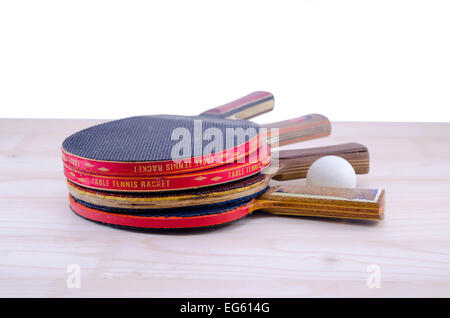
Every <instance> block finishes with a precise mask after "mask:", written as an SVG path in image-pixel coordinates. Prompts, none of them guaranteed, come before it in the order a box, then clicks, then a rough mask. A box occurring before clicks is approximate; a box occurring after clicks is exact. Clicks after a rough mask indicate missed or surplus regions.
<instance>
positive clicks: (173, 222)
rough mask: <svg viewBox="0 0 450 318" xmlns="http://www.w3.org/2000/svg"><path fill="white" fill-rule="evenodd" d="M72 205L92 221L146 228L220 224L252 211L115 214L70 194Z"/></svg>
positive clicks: (245, 206) (239, 208) (248, 204)
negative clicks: (83, 203)
mask: <svg viewBox="0 0 450 318" xmlns="http://www.w3.org/2000/svg"><path fill="white" fill-rule="evenodd" d="M69 201H70V207H71V208H72V210H73V211H74V212H75V213H76V214H78V215H80V216H82V217H84V218H86V219H89V220H92V221H97V222H101V223H105V224H110V225H118V226H128V227H133V228H146V229H177V228H178V229H180V228H199V227H205V226H213V225H220V224H225V223H230V222H233V221H236V220H238V219H240V218H242V217H244V216H246V215H247V214H249V213H250V209H249V207H250V205H251V203H252V202H250V203H247V204H246V205H243V206H240V207H238V208H236V209H233V210H230V211H226V212H221V213H217V214H209V215H201V216H192V217H173V216H171V217H165V216H158V217H156V216H155V217H143V216H134V215H126V214H113V213H107V212H103V211H98V210H95V209H91V208H88V207H85V206H83V205H81V204H79V203H77V202H75V200H74V199H72V197H71V196H70V195H69Z"/></svg>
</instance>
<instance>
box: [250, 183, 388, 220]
mask: <svg viewBox="0 0 450 318" xmlns="http://www.w3.org/2000/svg"><path fill="white" fill-rule="evenodd" d="M384 196H385V193H384V190H381V189H342V188H325V187H306V186H278V187H274V188H271V189H270V190H268V191H267V192H266V193H265V194H263V195H261V196H260V197H259V198H258V199H257V200H255V201H254V204H253V206H252V210H258V209H261V210H264V211H267V212H269V213H273V214H281V215H298V216H316V217H329V218H347V219H362V220H382V219H383V214H384V206H385V199H384Z"/></svg>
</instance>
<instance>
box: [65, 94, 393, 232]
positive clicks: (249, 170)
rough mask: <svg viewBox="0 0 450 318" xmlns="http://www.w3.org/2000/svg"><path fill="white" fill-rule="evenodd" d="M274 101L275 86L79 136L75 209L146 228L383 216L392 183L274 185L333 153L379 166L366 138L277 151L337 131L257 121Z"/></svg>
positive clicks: (70, 176)
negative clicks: (260, 218)
mask: <svg viewBox="0 0 450 318" xmlns="http://www.w3.org/2000/svg"><path fill="white" fill-rule="evenodd" d="M273 106H274V98H273V96H272V94H270V93H267V92H254V93H251V94H249V95H247V96H245V97H243V98H240V99H238V100H236V101H233V102H231V103H228V104H225V105H223V106H220V107H216V108H213V109H210V110H208V111H206V112H204V113H202V114H200V115H199V116H174V115H154V116H138V117H130V118H125V119H121V120H115V121H111V122H106V123H103V124H100V125H96V126H93V127H89V128H87V129H84V130H81V131H79V132H77V133H75V134H73V135H71V136H69V137H68V138H66V139H65V140H64V142H63V144H62V157H63V162H64V174H65V176H66V177H67V184H68V188H69V202H70V206H71V208H72V210H73V211H74V212H75V213H76V214H78V215H80V216H82V217H84V218H86V219H89V220H92V221H96V222H100V223H103V224H108V225H113V226H119V227H126V228H138V229H179V228H201V227H208V226H214V225H222V224H226V223H229V222H233V221H236V220H238V219H240V218H242V217H244V216H246V215H248V214H250V213H252V212H253V211H256V210H264V211H266V212H270V213H274V214H285V215H299V216H317V217H332V218H353V219H369V220H380V219H382V216H383V210H384V190H379V189H341V188H313V187H306V186H276V187H270V186H269V182H270V180H271V179H275V180H292V179H300V178H305V176H306V173H307V171H308V168H309V166H310V165H311V164H312V163H313V162H314V161H315V160H316V159H318V158H320V157H322V156H326V155H336V156H340V157H343V158H344V159H346V160H348V161H349V162H350V164H351V165H352V166H353V168H354V169H355V172H356V173H359V174H362V173H368V171H369V154H368V150H367V148H366V147H364V146H363V145H360V144H357V143H348V144H341V145H333V146H327V147H319V148H309V149H295V150H274V149H272V150H271V149H270V145H271V144H275V146H280V145H286V144H290V143H296V142H299V141H303V140H309V139H313V138H319V137H325V136H328V135H329V134H330V132H331V124H330V122H329V120H328V119H327V118H326V117H325V116H322V115H318V114H311V115H306V116H302V117H297V118H294V119H290V120H286V121H282V122H277V123H271V124H265V125H258V124H256V123H254V122H251V121H249V120H248V119H250V118H252V117H255V116H257V115H259V114H262V113H265V112H268V111H270V110H272V109H273ZM236 131H237V132H240V133H239V134H235V135H232V137H231V138H230V133H231V132H233V133H235V132H236ZM242 132H244V133H242ZM274 159H276V160H274ZM275 168H277V169H275Z"/></svg>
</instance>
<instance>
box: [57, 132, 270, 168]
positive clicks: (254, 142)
mask: <svg viewBox="0 0 450 318" xmlns="http://www.w3.org/2000/svg"><path fill="white" fill-rule="evenodd" d="M260 138H261V134H258V135H256V136H255V137H253V138H252V139H250V140H249V141H247V142H246V143H244V144H242V145H238V146H236V147H234V148H232V149H227V150H224V151H222V152H219V153H217V154H210V155H206V156H199V157H192V158H188V159H183V160H180V162H179V163H176V162H174V161H173V160H164V161H133V162H119V161H107V160H91V159H87V158H83V157H80V156H77V155H74V154H71V153H68V152H66V151H65V150H64V149H63V148H62V147H61V153H62V160H63V163H64V164H65V165H66V166H68V167H70V168H71V169H76V170H78V171H80V172H84V173H95V174H102V175H114V176H157V175H170V174H180V173H188V172H193V171H198V170H204V169H210V168H214V167H218V166H221V165H225V164H229V163H233V162H235V161H238V160H239V159H241V158H243V157H246V156H248V155H250V154H252V153H254V152H255V151H257V150H258V149H259V148H260V147H261V145H260V142H259V141H260V140H259V139H260Z"/></svg>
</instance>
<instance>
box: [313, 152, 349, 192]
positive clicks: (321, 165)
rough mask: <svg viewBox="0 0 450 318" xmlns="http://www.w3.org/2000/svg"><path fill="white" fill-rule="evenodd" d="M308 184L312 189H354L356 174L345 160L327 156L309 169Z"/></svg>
mask: <svg viewBox="0 0 450 318" xmlns="http://www.w3.org/2000/svg"><path fill="white" fill-rule="evenodd" d="M306 183H307V184H308V185H310V186H312V187H334V188H354V187H355V186H356V173H355V169H353V167H352V165H351V164H350V163H349V162H348V161H347V160H345V159H344V158H341V157H337V156H325V157H321V158H319V159H317V160H316V161H314V162H313V164H312V165H311V167H309V170H308V173H307V175H306Z"/></svg>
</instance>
